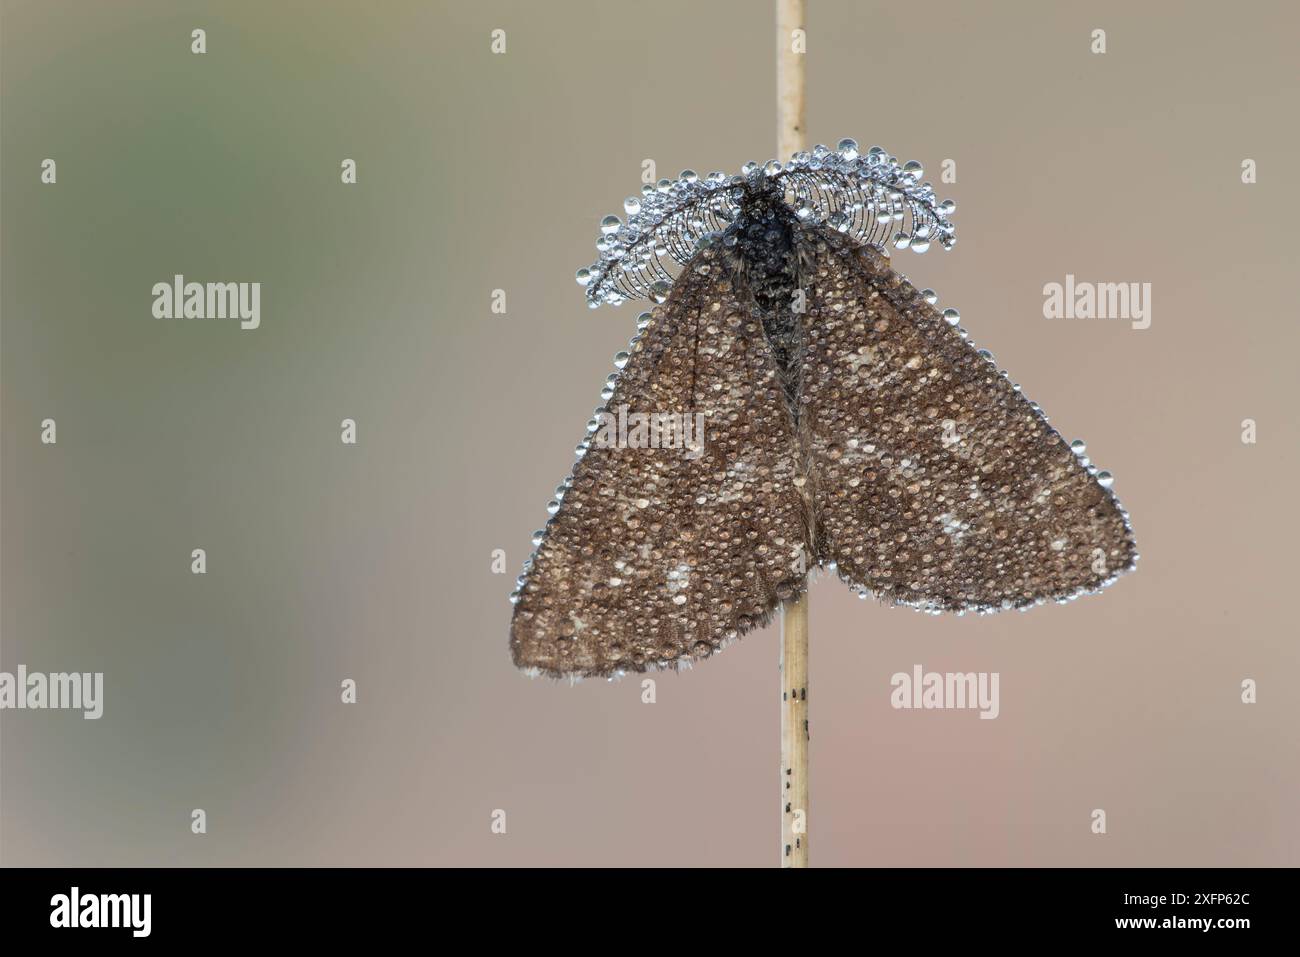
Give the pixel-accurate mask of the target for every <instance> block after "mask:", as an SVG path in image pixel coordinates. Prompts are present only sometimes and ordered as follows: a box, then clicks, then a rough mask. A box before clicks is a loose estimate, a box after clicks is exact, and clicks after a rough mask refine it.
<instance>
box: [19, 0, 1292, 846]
mask: <svg viewBox="0 0 1300 957" xmlns="http://www.w3.org/2000/svg"><path fill="white" fill-rule="evenodd" d="M809 6H810V10H809V14H808V22H807V24H806V28H807V34H808V40H807V45H808V54H807V56H808V62H807V69H808V93H809V106H808V120H809V139H810V142H826V143H831V144H833V143H834V142H836V141H837V140H838V139H840V138H841V137H845V136H852V137H855V138H856V139H858V141H859V142H860V143H861V144H862V147H863V148H864V149H865V148H866V147H867V146H869V145H871V144H877V143H878V144H880V145H882V146H884V147H886V148H887V149H888V150H890V151H891V152H894V153H896V154H897V155H898V156H899V157H900V159H917V160H920V161H921V162H923V163H924V164H925V165H926V168H927V170H928V171H929V176H930V177H931V178H933V179H934V180H935V182H936V185H937V186H938V187H939V192H940V195H941V196H950V197H952V198H953V199H955V200H956V201H957V203H958V212H957V215H956V217H955V222H956V223H957V225H958V237H959V240H960V242H959V243H958V245H957V247H956V249H955V250H953V251H952V252H951V253H948V254H944V253H942V252H940V251H937V250H936V251H935V252H931V253H929V254H927V255H926V256H924V257H917V256H914V255H913V254H911V253H896V254H895V261H896V263H897V264H900V268H902V269H903V271H905V272H906V273H907V274H908V275H909V276H910V277H911V278H912V279H914V280H915V281H916V282H917V283H918V284H919V285H924V286H932V287H934V288H935V289H937V290H938V291H939V293H940V295H941V299H942V303H943V305H945V306H947V305H955V306H956V307H958V308H959V309H960V310H961V312H962V317H963V324H964V325H965V326H966V327H967V328H968V329H969V330H970V331H971V335H972V338H973V339H975V341H976V342H978V344H979V345H980V346H981V347H987V348H989V349H991V350H992V351H993V352H994V354H995V355H996V356H997V359H998V362H999V364H1000V365H1001V366H1002V367H1004V368H1006V369H1008V370H1010V372H1011V374H1012V376H1013V377H1014V378H1015V379H1016V380H1017V381H1019V382H1020V383H1021V384H1022V386H1023V387H1024V391H1025V393H1026V394H1027V395H1028V396H1030V397H1031V398H1033V399H1035V400H1036V401H1038V402H1039V403H1041V404H1042V406H1043V407H1044V409H1045V410H1046V411H1047V413H1048V414H1049V415H1050V416H1051V419H1052V423H1053V424H1054V425H1055V426H1057V427H1058V428H1059V429H1061V430H1062V431H1063V432H1064V433H1066V434H1067V436H1068V437H1075V436H1081V437H1084V438H1086V439H1087V440H1088V450H1089V453H1090V454H1091V456H1092V458H1093V460H1094V461H1095V462H1096V463H1097V464H1098V465H1100V466H1101V467H1103V468H1108V469H1110V470H1111V471H1113V472H1114V473H1115V475H1116V485H1115V490H1116V492H1117V494H1118V495H1119V496H1120V498H1121V499H1122V500H1123V502H1124V504H1125V505H1126V506H1127V507H1128V509H1129V510H1130V512H1131V514H1132V519H1133V524H1134V528H1135V530H1136V533H1137V539H1138V544H1139V547H1140V549H1141V552H1142V561H1141V563H1140V566H1139V569H1138V572H1137V573H1136V575H1133V576H1130V577H1127V578H1125V579H1123V580H1121V581H1120V582H1119V583H1118V584H1116V585H1115V586H1114V587H1113V588H1111V589H1109V590H1108V591H1107V592H1106V593H1105V594H1104V595H1102V596H1100V597H1090V598H1086V599H1083V600H1080V601H1078V602H1076V603H1073V604H1071V605H1068V606H1064V607H1057V606H1050V607H1045V608H1040V609H1036V610H1034V611H1033V612H1030V613H1028V614H1023V615H1021V614H1014V615H1006V616H992V617H987V618H978V619H975V618H960V619H958V618H935V617H929V616H924V615H919V614H916V613H914V612H911V611H909V610H905V609H890V608H886V607H882V606H879V605H877V604H874V603H867V602H861V601H859V600H858V599H857V598H856V597H854V596H853V595H852V594H851V593H850V592H849V591H848V590H847V589H846V588H844V587H843V586H841V585H840V584H839V583H838V582H837V581H835V580H833V579H823V580H821V581H819V582H818V583H817V584H816V585H815V586H814V587H813V588H812V592H811V629H812V663H811V669H812V676H811V694H810V701H811V704H810V707H811V732H812V806H811V808H810V809H809V823H810V828H811V840H812V843H811V849H812V860H813V863H814V865H821V866H831V865H888V866H909V865H1022V864H1023V865H1106V864H1113V865H1175V866H1187V865H1283V864H1287V865H1296V864H1300V822H1298V821H1297V816H1296V807H1297V803H1298V801H1300V761H1298V760H1297V759H1298V758H1300V745H1298V744H1297V735H1296V728H1297V726H1298V725H1300V702H1297V698H1296V694H1295V688H1296V686H1297V683H1298V682H1300V654H1298V653H1297V649H1296V637H1297V635H1296V624H1295V617H1294V612H1293V604H1292V601H1291V597H1290V592H1291V589H1292V588H1294V587H1295V586H1294V583H1293V582H1292V581H1291V579H1292V578H1293V577H1294V575H1295V570H1296V560H1295V543H1296V541H1297V532H1298V531H1300V522H1298V520H1297V514H1296V509H1295V508H1294V501H1295V483H1296V480H1295V476H1296V472H1297V465H1298V464H1300V451H1298V450H1300V444H1298V443H1297V434H1296V432H1297V427H1296V417H1295V405H1296V400H1297V388H1296V372H1295V365H1296V355H1297V347H1298V346H1300V332H1298V331H1297V323H1296V321H1295V319H1294V317H1293V316H1292V315H1291V312H1292V310H1293V305H1292V303H1293V300H1294V296H1293V294H1292V293H1291V292H1288V289H1290V288H1291V286H1290V282H1291V279H1292V277H1293V276H1294V272H1295V266H1296V235H1295V227H1294V223H1293V219H1294V210H1295V208H1296V200H1297V188H1296V185H1295V184H1296V178H1295V175H1294V173H1293V170H1292V169H1291V168H1290V167H1288V166H1287V164H1288V163H1292V162H1294V159H1295V156H1296V153H1297V147H1300V134H1298V133H1297V129H1296V125H1295V123H1294V122H1293V121H1292V120H1289V119H1287V117H1293V116H1294V113H1295V108H1296V101H1297V80H1298V75H1297V73H1296V70H1295V62H1294V49H1293V42H1292V40H1293V37H1294V35H1295V31H1296V28H1297V26H1300V16H1298V15H1297V12H1296V8H1295V7H1294V5H1287V4H1282V3H1277V4H1269V3H1260V2H1246V3H1242V4H1238V5H1236V6H1233V7H1231V8H1225V7H1223V6H1222V5H1221V4H1211V3H1208V2H1204V3H1177V4H1175V3H1149V4H1141V5H1134V4H1126V3H1119V2H1113V3H1110V2H1103V3H1093V4H1089V5H1088V9H1087V10H1086V11H1084V10H1077V11H1076V10H1073V9H1067V8H1065V7H1058V6H1057V5H1045V4H1037V3H1031V2H1017V3H997V4H969V3H960V2H956V0H943V2H935V3H932V4H928V5H926V6H925V7H923V8H922V7H916V6H908V5H899V4H886V3H865V2H848V0H843V2H840V0H811V2H810V4H809ZM200 28H201V29H203V30H205V31H206V42H207V52H206V53H205V54H203V55H195V54H193V53H191V52H190V48H191V42H192V40H191V31H193V30H194V29H200ZM1097 29H1103V30H1105V32H1106V52H1105V54H1095V53H1093V52H1091V47H1092V45H1093V38H1092V33H1093V31H1094V30H1097ZM494 30H503V31H505V43H506V50H505V52H504V53H499V54H494V53H493V52H492V49H491V46H492V32H493V31H494ZM0 32H2V34H3V39H2V41H0V43H2V45H0V55H2V59H0V82H2V85H3V102H2V104H0V167H2V170H3V178H2V181H0V206H2V209H3V217H2V224H3V226H2V229H3V232H2V236H0V244H2V246H3V275H2V277H0V312H2V331H0V354H2V356H3V360H2V361H3V367H2V369H0V372H2V376H0V378H2V383H3V389H2V407H3V444H2V447H0V453H2V457H0V480H2V485H0V489H2V493H0V506H2V511H3V518H2V524H0V538H2V546H3V550H2V554H0V558H2V560H3V575H2V581H3V593H2V595H0V668H2V669H3V670H6V671H10V672H12V671H15V670H16V669H17V667H18V665H20V664H22V665H25V666H26V667H27V668H28V669H29V670H32V671H43V672H54V671H102V672H103V673H104V675H105V678H104V681H105V692H104V696H105V700H104V715H103V717H102V718H101V719H100V720H98V721H86V720H83V719H82V717H81V715H80V713H78V712H66V711H63V712H58V711H45V712H40V711H6V712H4V713H3V720H2V723H0V863H4V864H8V865H67V864H80V865H146V864H164V865H170V864H175V865H237V864H238V865H298V864H305V865H327V864H328V865H349V864H377V865H542V864H550V865H557V864H558V865H568V864H575V865H640V866H656V865H742V866H750V865H753V866H762V865H773V864H775V863H777V861H778V853H779V822H778V797H779V795H778V791H777V766H778V713H777V684H778V677H777V670H776V665H777V653H778V635H777V632H776V629H775V628H769V629H768V630H766V631H763V632H760V633H755V634H752V635H750V636H748V637H747V638H745V639H744V640H743V641H741V642H739V643H738V644H736V645H733V646H732V647H731V648H730V649H728V650H727V651H726V652H724V653H723V654H722V655H720V656H718V657H716V658H713V659H711V660H709V661H708V662H706V663H704V664H702V665H701V666H699V667H697V668H696V669H695V670H693V671H691V672H688V673H684V674H656V675H653V676H652V677H653V678H654V679H655V681H656V699H657V700H656V703H654V704H643V703H642V687H641V683H640V677H639V676H630V677H629V678H627V679H625V680H623V681H622V682H619V683H613V684H608V683H604V682H585V683H582V684H579V685H577V686H573V687H571V686H569V685H568V684H567V683H564V684H561V683H555V682H549V681H546V680H529V679H528V678H525V677H523V676H522V675H520V674H519V673H517V672H516V671H515V669H514V668H513V667H512V666H511V663H510V659H509V655H508V652H507V627H508V622H509V617H510V608H511V606H510V605H509V603H508V602H507V598H506V596H507V594H508V593H509V592H510V591H511V589H512V587H513V580H514V577H515V576H516V575H517V574H518V573H519V570H520V565H521V563H522V562H523V560H524V559H525V558H526V557H527V555H528V553H529V551H530V550H531V546H530V543H529V538H530V535H531V533H532V531H533V530H534V529H535V528H538V527H540V526H541V525H542V524H543V523H544V520H545V518H546V512H545V504H546V501H547V499H548V498H549V497H550V493H551V490H552V489H553V488H554V486H555V485H556V483H557V482H559V481H560V480H561V479H562V478H563V477H564V475H565V474H566V472H567V471H568V469H569V468H570V466H571V465H572V461H573V447H574V445H575V444H576V443H577V441H578V440H579V439H580V438H581V437H582V435H583V426H584V423H585V422H586V420H587V418H588V417H589V416H590V413H591V410H592V408H593V407H595V405H597V403H598V394H599V390H600V388H601V385H602V383H603V381H604V378H605V376H606V375H607V374H608V373H609V372H610V371H612V370H611V365H610V357H611V356H612V355H613V353H614V352H616V351H618V350H619V349H621V348H623V347H624V346H625V345H626V342H627V340H628V339H629V338H630V336H631V335H632V334H633V332H634V331H635V322H634V319H635V315H636V313H637V312H638V311H639V309H638V308H637V307H636V305H635V304H629V305H625V306H623V307H622V308H621V309H601V310H597V311H594V312H593V311H589V310H588V309H587V308H586V306H585V304H584V302H583V298H582V290H581V289H580V288H579V287H578V286H577V285H576V284H575V283H574V282H573V278H572V277H573V272H574V270H575V269H576V268H577V267H578V266H582V265H586V264H587V263H588V262H590V261H591V260H592V259H593V258H594V257H595V251H594V247H593V241H594V238H595V235H596V232H597V229H596V227H597V223H598V221H599V219H600V217H601V216H603V215H605V214H606V213H610V212H618V213H620V214H621V201H622V199H623V197H624V196H627V195H629V194H633V193H636V192H637V191H638V190H639V187H640V176H641V171H642V164H643V161H645V160H647V159H651V160H653V161H654V163H655V164H656V167H657V172H658V175H659V176H675V175H676V174H677V172H678V171H679V170H680V169H682V168H685V167H690V168H693V169H696V170H699V171H700V172H701V173H704V172H707V171H709V170H713V169H721V170H725V171H728V172H735V171H737V170H738V169H739V168H740V166H741V165H742V164H743V163H744V162H745V161H747V160H751V159H752V160H757V161H759V162H762V161H764V160H766V159H768V158H770V157H771V156H772V155H773V151H774V145H775V109H774V86H775V70H774V25H773V15H772V11H771V4H769V3H756V2H741V0H733V2H717V3H708V4H701V3H691V2H685V0H665V2H659V3H656V4H653V5H645V4H638V3H631V2H608V0H606V2H566V3H559V2H552V3H546V4H536V3H525V2H516V3H505V2H491V0H489V2H475V3H468V2H465V3H399V2H389V3H384V4H376V5H364V4H356V3H306V2H299V3H288V2H277V3H274V4H267V3H256V2H251V0H250V2H221V3H217V2H197V0H195V2H180V3H177V2H165V0H157V2H141V0H135V2H121V3H114V4H98V3H91V2H75V3H73V2H64V0H40V2H18V0H5V2H4V3H3V10H2V13H0ZM46 158H53V159H55V160H56V162H57V177H58V179H57V184H55V185H43V184H42V183H41V181H40V168H41V163H42V161H43V160H44V159H46ZM345 159H353V160H355V161H356V163H357V170H358V182H357V183H356V185H343V184H342V183H341V182H340V164H341V163H342V162H343V161H344V160H345ZM945 159H951V160H953V161H954V163H955V168H956V174H957V177H956V182H955V183H952V184H941V183H939V179H938V176H939V172H940V164H941V163H942V161H943V160H945ZM1246 159H1253V160H1255V161H1256V163H1257V166H1258V182H1257V183H1254V184H1249V185H1247V184H1243V183H1242V180H1241V170H1242V163H1243V161H1244V160H1246ZM176 273H181V274H183V275H185V276H186V277H187V279H190V280H195V281H200V282H207V281H258V282H261V283H262V293H261V327H260V328H259V329H257V330H255V331H241V330H240V329H239V328H238V324H237V323H234V322H229V321H226V322H221V321H213V322H206V321H198V320H191V321H184V320H177V321H167V320H159V319H154V318H153V317H152V315H151V306H152V294H151V291H150V290H151V287H152V286H153V284H154V283H155V282H159V281H163V282H166V281H169V280H170V278H171V277H172V276H173V275H174V274H176ZM1067 273H1068V274H1073V275H1074V276H1076V277H1077V278H1078V279H1079V280H1080V281H1093V282H1140V283H1146V282H1149V283H1151V286H1152V323H1151V327H1150V328H1149V329H1146V330H1135V329H1132V328H1130V325H1129V323H1127V322H1124V321H1102V320H1091V321H1087V320H1084V321H1074V322H1071V321H1049V320H1046V319H1044V318H1043V314H1042V310H1043V286H1044V284H1046V283H1049V282H1063V281H1064V280H1065V276H1066V274H1067ZM498 289H500V290H504V291H505V294H506V312H505V314H494V313H493V311H492V309H491V305H492V296H493V291H494V290H498ZM46 418H53V419H55V420H56V421H57V429H58V432H57V436H58V442H57V444H56V445H52V446H50V445H43V444H42V443H41V441H40V432H41V425H40V423H41V421H42V420H43V419H46ZM345 418H351V419H354V420H355V421H356V423H357V430H358V431H357V438H358V440H357V444H356V445H355V446H349V445H344V444H343V443H342V442H341V441H340V422H341V420H343V419H345ZM1248 418H1249V419H1253V420H1255V421H1256V423H1257V428H1258V441H1257V442H1256V443H1255V444H1244V443H1243V441H1242V437H1241V436H1242V422H1243V420H1244V419H1248ZM195 548H203V549H205V550H206V552H207V563H208V564H207V573H206V574H205V575H194V574H192V573H191V570H190V563H191V557H190V556H191V551H192V550H193V549H195ZM496 549H502V550H504V552H505V555H506V572H505V573H504V574H497V573H494V570H493V554H494V550H496ZM916 664H920V665H922V666H924V668H925V669H926V670H936V671H987V672H994V671H995V672H998V673H1000V675H1001V689H1000V690H1001V714H1000V717H999V718H998V719H997V720H995V721H981V720H979V719H978V717H977V715H976V714H975V713H974V712H969V711H895V710H893V709H892V708H891V707H890V705H889V693H890V690H891V689H890V684H889V681H890V676H891V675H892V674H894V673H895V672H898V671H910V670H911V669H912V667H913V665H916ZM347 678H351V679H354V680H355V681H356V682H357V703H356V704H353V705H347V704H343V703H342V702H341V701H340V690H339V689H340V682H342V681H343V680H344V679H347ZM1248 678H1249V679H1254V680H1255V681H1257V682H1258V687H1259V693H1258V694H1259V699H1258V703H1257V704H1254V705H1246V704H1243V703H1242V702H1241V683H1242V681H1243V680H1245V679H1248ZM194 808H202V809H204V810H205V811H206V813H207V819H208V831H207V833H206V834H204V835H195V834H192V833H191V830H190V820H191V818H190V814H191V811H192V809H194ZM1094 808H1102V809H1105V811H1106V813H1107V825H1108V833H1107V834H1105V835H1104V836H1098V835H1094V834H1093V833H1091V830H1090V825H1091V817H1090V814H1091V812H1092V810H1093V809H1094ZM498 809H499V810H504V811H505V812H506V820H507V827H506V833H505V834H494V833H493V832H492V828H491V825H492V815H493V812H494V811H496V810H498Z"/></svg>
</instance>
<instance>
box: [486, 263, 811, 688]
mask: <svg viewBox="0 0 1300 957" xmlns="http://www.w3.org/2000/svg"><path fill="white" fill-rule="evenodd" d="M741 283H742V280H740V279H739V278H737V279H736V281H735V283H733V279H732V275H731V272H730V270H729V269H728V268H727V267H725V266H724V265H723V256H722V255H721V254H720V253H719V252H718V251H716V250H715V249H713V248H706V249H703V250H701V251H699V252H698V253H697V254H696V256H695V257H694V258H693V259H692V260H691V261H690V262H689V263H688V265H687V266H686V268H685V270H684V271H683V273H682V274H681V276H680V277H679V278H678V279H677V281H676V283H675V284H674V286H673V289H672V291H671V294H670V295H669V296H668V299H667V301H666V302H665V303H663V304H662V305H660V306H657V307H656V308H655V310H654V312H653V318H652V320H651V321H650V323H649V325H648V326H647V327H646V328H645V329H644V330H643V332H642V333H641V334H640V335H639V337H638V339H637V340H636V341H635V343H634V345H633V347H632V348H631V350H630V352H631V354H630V357H629V358H628V360H627V364H626V366H625V367H624V369H623V370H622V373H621V374H620V376H619V378H618V380H617V382H616V383H615V385H614V391H613V395H612V397H611V398H610V399H609V400H608V402H607V404H606V406H605V408H606V409H607V412H608V415H607V416H604V417H601V419H600V420H599V425H598V428H597V431H596V432H595V433H594V434H592V435H591V436H589V439H590V441H591V448H590V449H589V451H587V452H586V454H585V455H583V457H582V458H580V459H579V460H578V462H577V464H576V465H575V467H574V470H573V473H572V475H571V477H570V480H569V482H568V483H567V484H568V488H567V489H566V491H565V494H564V495H563V498H562V500H561V504H560V508H559V510H558V512H557V513H556V514H555V515H554V517H553V518H552V519H551V521H550V522H549V523H548V525H547V528H546V530H545V532H544V535H543V537H542V540H541V542H540V544H539V545H538V548H537V551H536V553H535V554H534V556H533V558H532V559H531V560H530V565H529V566H528V567H527V568H526V571H525V575H524V576H523V579H522V584H521V586H520V588H519V591H518V592H517V594H516V597H515V600H516V604H515V610H514V618H513V621H512V624H511V634H510V646H511V652H512V655H513V657H514V661H515V664H516V665H518V666H519V667H521V668H524V669H530V670H536V671H538V672H541V673H544V674H549V675H579V676H589V675H609V674H613V673H616V672H620V671H644V670H646V669H648V668H656V667H664V666H671V665H674V664H680V663H682V662H684V661H689V660H691V659H696V658H703V657H707V656H708V655H711V654H713V653H714V652H715V651H717V650H718V649H719V648H721V647H722V646H723V645H724V644H726V643H727V642H728V641H729V640H730V639H733V638H735V637H737V636H739V635H742V634H744V633H745V632H747V631H749V630H751V629H752V628H754V627H756V626H757V625H759V624H762V623H763V622H765V621H766V620H767V619H768V618H769V616H770V615H771V614H772V612H773V610H774V609H775V607H776V606H777V604H778V602H779V600H780V599H782V598H785V597H789V596H792V595H794V594H796V593H798V592H799V591H801V590H802V589H803V587H804V578H805V576H804V568H805V567H806V565H807V564H809V562H810V559H809V557H808V555H809V552H810V545H809V542H808V523H807V505H806V502H805V498H804V495H803V492H802V491H801V490H800V488H799V485H801V484H803V483H796V478H797V471H796V470H797V462H796V455H795V452H794V438H793V427H792V418H791V415H790V411H789V406H788V404H787V403H786V401H785V398H784V395H783V393H782V390H781V386H780V383H779V382H778V378H777V371H776V368H775V365H774V361H773V358H772V355H771V351H770V349H769V347H768V345H767V341H766V339H765V337H764V334H763V329H762V324H761V322H760V320H759V318H757V316H756V314H755V312H754V310H755V307H754V305H753V302H752V297H750V296H748V295H747V294H746V293H745V292H744V290H743V288H742V287H741ZM641 414H648V415H659V416H668V417H669V418H666V419H663V420H662V421H664V422H668V423H670V425H671V423H673V422H674V421H675V422H677V423H679V424H686V423H689V425H687V427H688V428H690V429H691V430H692V432H693V433H695V434H693V435H692V436H691V438H690V443H689V444H688V443H683V442H678V443H676V444H675V445H673V447H662V446H663V445H664V444H665V441H664V437H663V430H662V429H660V430H659V439H660V442H659V444H660V446H661V447H659V448H653V447H651V448H645V447H637V446H639V445H645V444H649V443H650V442H653V440H654V438H653V437H654V434H655V430H654V429H653V428H649V429H647V430H645V431H642V432H640V433H638V432H637V429H638V428H639V427H640V424H641V423H640V422H639V420H637V419H635V418H634V417H635V416H637V415H641ZM674 416H675V417H677V418H676V419H673V418H672V417H674ZM700 424H702V426H703V434H702V436H701V435H699V434H698V432H697V431H696V430H697V429H698V426H699V425H700ZM678 431H679V432H680V431H683V430H682V429H680V428H679V429H678ZM647 440H649V442H647ZM669 444H671V443H669ZM684 444H685V445H687V447H682V446H683V445H684ZM690 445H693V446H694V447H690Z"/></svg>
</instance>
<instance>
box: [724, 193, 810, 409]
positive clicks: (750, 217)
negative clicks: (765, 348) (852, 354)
mask: <svg viewBox="0 0 1300 957" xmlns="http://www.w3.org/2000/svg"><path fill="white" fill-rule="evenodd" d="M797 222H798V221H797V220H796V219H795V216H794V213H793V212H792V211H791V210H790V207H789V206H788V205H787V204H786V202H785V199H784V197H783V196H782V195H781V193H780V192H779V191H777V190H775V189H755V190H751V191H747V192H746V194H745V197H744V199H743V200H742V201H741V204H740V215H739V216H738V217H737V218H736V221H735V223H733V225H732V228H733V229H734V230H735V231H736V245H737V251H738V252H739V254H740V259H741V266H742V269H743V270H744V274H745V279H746V282H747V284H748V286H749V290H750V292H751V293H752V294H753V297H754V302H755V304H756V305H757V306H758V308H759V312H760V313H761V315H762V319H763V331H764V332H765V333H766V334H767V339H768V342H769V343H770V344H771V346H772V353H773V355H774V357H775V358H776V363H777V369H778V371H779V372H780V374H781V380H782V383H783V384H784V385H785V391H786V395H787V396H788V397H789V399H790V400H791V411H793V412H795V413H796V414H797V412H798V403H797V401H795V400H796V398H797V396H798V392H799V359H800V354H801V351H802V350H801V341H802V334H801V329H800V325H799V316H798V315H796V313H795V311H794V308H793V306H794V299H795V290H796V289H797V288H798V285H799V270H798V256H797V254H796V251H795V236H796V234H797V230H796V227H797Z"/></svg>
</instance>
